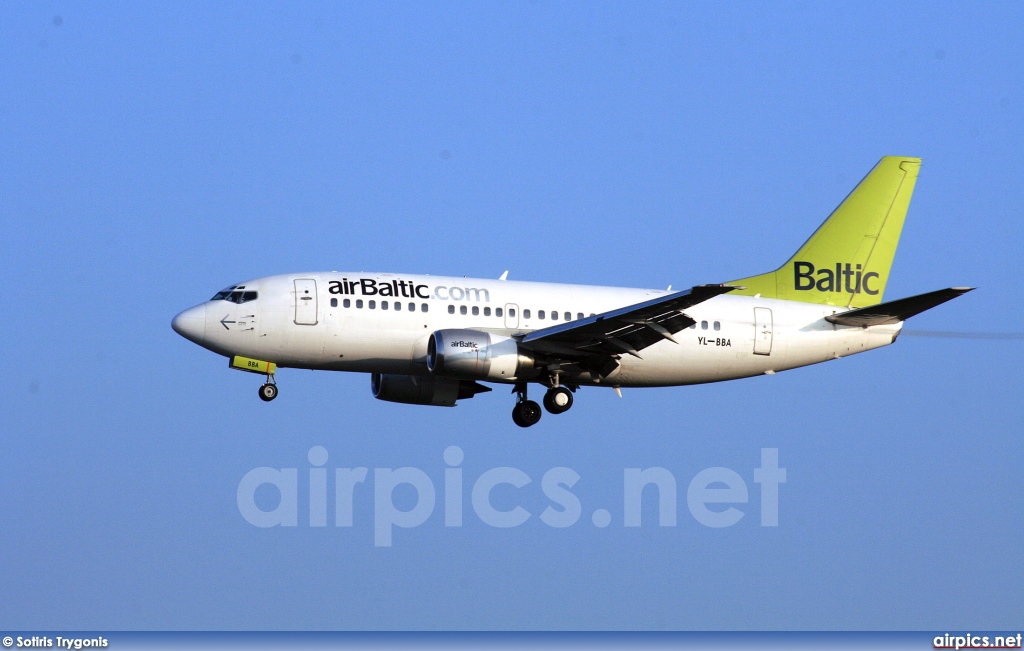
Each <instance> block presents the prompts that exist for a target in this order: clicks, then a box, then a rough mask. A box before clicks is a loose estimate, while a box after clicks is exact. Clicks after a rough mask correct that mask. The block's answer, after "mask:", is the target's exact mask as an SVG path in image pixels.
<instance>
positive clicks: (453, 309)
mask: <svg viewBox="0 0 1024 651" xmlns="http://www.w3.org/2000/svg"><path fill="white" fill-rule="evenodd" d="M448 314H455V306H454V305H449V306H448Z"/></svg>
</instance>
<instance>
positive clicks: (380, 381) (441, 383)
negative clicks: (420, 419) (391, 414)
mask: <svg viewBox="0 0 1024 651" xmlns="http://www.w3.org/2000/svg"><path fill="white" fill-rule="evenodd" d="M370 390H371V391H373V397H374V398H376V399H377V400H387V401H388V402H401V403H404V404H407V405H435V406H438V407H454V406H455V401H456V400H466V399H468V398H472V397H473V396H475V395H476V394H478V393H482V392H484V391H490V390H491V388H490V387H485V386H484V385H482V384H477V383H476V382H473V381H472V380H454V379H450V378H444V377H434V376H433V375H392V374H388V373H374V374H373V375H371V376H370Z"/></svg>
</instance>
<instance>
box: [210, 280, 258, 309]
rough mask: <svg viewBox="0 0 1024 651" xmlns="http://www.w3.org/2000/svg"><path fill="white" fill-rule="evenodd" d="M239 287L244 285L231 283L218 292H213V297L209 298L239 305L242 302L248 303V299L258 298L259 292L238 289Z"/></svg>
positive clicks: (242, 287) (241, 287) (243, 287)
mask: <svg viewBox="0 0 1024 651" xmlns="http://www.w3.org/2000/svg"><path fill="white" fill-rule="evenodd" d="M241 289H245V285H237V286H235V285H232V286H231V287H227V288H225V289H222V290H220V291H219V292H217V293H216V294H214V296H213V298H211V299H210V300H211V301H229V302H231V303H238V304H239V305H241V304H242V303H248V302H249V301H255V300H256V299H257V298H259V294H258V293H256V292H252V291H248V292H243V291H239V290H241Z"/></svg>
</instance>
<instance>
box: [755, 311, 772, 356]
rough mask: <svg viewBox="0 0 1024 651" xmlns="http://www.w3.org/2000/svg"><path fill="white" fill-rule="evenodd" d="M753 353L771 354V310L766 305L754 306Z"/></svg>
mask: <svg viewBox="0 0 1024 651" xmlns="http://www.w3.org/2000/svg"><path fill="white" fill-rule="evenodd" d="M754 354H755V355H771V354H772V311H771V310H770V309H769V308H767V307H755V308H754Z"/></svg>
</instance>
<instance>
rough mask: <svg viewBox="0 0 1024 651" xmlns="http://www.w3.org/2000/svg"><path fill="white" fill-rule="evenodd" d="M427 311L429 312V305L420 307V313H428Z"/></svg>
mask: <svg viewBox="0 0 1024 651" xmlns="http://www.w3.org/2000/svg"><path fill="white" fill-rule="evenodd" d="M426 311H427V304H426V303H424V304H423V305H420V312H426Z"/></svg>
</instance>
